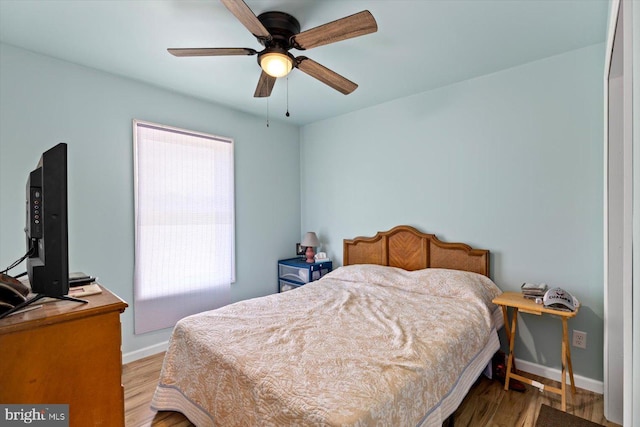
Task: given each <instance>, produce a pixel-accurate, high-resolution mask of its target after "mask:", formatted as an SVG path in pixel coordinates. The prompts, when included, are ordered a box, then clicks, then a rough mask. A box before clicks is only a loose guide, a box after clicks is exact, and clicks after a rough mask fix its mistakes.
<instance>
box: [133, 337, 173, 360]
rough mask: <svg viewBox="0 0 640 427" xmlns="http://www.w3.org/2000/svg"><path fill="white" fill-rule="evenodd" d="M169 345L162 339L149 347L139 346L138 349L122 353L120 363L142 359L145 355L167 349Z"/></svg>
mask: <svg viewBox="0 0 640 427" xmlns="http://www.w3.org/2000/svg"><path fill="white" fill-rule="evenodd" d="M168 347H169V341H163V342H161V343H158V344H154V345H151V346H149V347H145V348H141V349H140V350H135V351H131V352H129V353H125V354H123V355H122V364H123V365H124V364H127V363H130V362H133V361H136V360H139V359H144V358H145V357H147V356H152V355H154V354H158V353H162V352H163V351H167V348H168Z"/></svg>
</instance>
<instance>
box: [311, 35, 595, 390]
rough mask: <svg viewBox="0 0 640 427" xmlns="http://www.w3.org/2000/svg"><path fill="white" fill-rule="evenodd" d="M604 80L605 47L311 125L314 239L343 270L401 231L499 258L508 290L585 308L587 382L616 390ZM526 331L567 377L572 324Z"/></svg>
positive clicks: (520, 350)
mask: <svg viewBox="0 0 640 427" xmlns="http://www.w3.org/2000/svg"><path fill="white" fill-rule="evenodd" d="M603 69H604V45H594V46H591V47H588V48H584V49H580V50H576V51H572V52H569V53H566V54H563V55H559V56H555V57H551V58H547V59H544V60H541V61H536V62H533V63H529V64H525V65H522V66H519V67H515V68H512V69H508V70H505V71H502V72H498V73H495V74H491V75H487V76H484V77H480V78H476V79H472V80H467V81H464V82H462V83H459V84H455V85H451V86H448V87H444V88H440V89H437V90H433V91H429V92H426V93H421V94H417V95H414V96H411V97H407V98H402V99H399V100H396V101H393V102H389V103H385V104H382V105H378V106H375V107H372V108H368V109H365V110H361V111H358V112H355V113H351V114H347V115H343V116H340V117H337V118H334V119H329V120H325V121H322V122H316V123H313V124H310V125H307V126H305V127H303V128H302V129H301V149H300V155H301V156H300V158H301V166H300V167H301V170H302V171H303V175H302V186H301V189H302V195H301V203H302V231H306V230H315V231H317V232H318V235H319V238H320V240H321V241H322V242H323V244H324V245H323V247H324V249H325V250H326V251H327V252H328V254H329V256H330V257H331V258H333V259H334V260H336V261H338V262H340V261H341V259H342V240H343V239H344V238H351V237H355V236H363V235H364V236H371V235H374V234H375V233H376V232H377V231H380V230H387V229H389V228H391V227H393V226H395V225H398V224H409V225H413V226H416V227H417V228H419V229H421V230H422V231H424V232H429V233H435V234H436V235H437V236H438V237H439V238H440V239H441V240H444V241H449V242H459V241H462V242H467V243H469V244H471V245H473V246H475V247H479V248H483V249H490V250H491V253H492V261H491V269H492V277H493V279H494V280H495V282H496V283H497V284H498V285H499V286H500V287H501V288H502V289H503V290H516V291H517V290H519V286H520V285H521V284H522V283H523V282H524V281H530V282H546V283H548V284H549V285H551V286H561V287H563V288H565V289H567V290H568V291H570V292H572V293H574V294H575V295H576V296H577V297H578V298H579V299H580V300H581V301H582V303H583V305H584V306H583V307H582V309H581V311H580V314H579V315H578V317H577V318H576V319H575V320H572V321H571V322H570V328H571V329H577V330H581V331H585V332H587V333H588V349H587V350H581V349H572V355H573V367H574V372H575V373H576V374H578V375H583V376H585V377H588V378H591V379H596V380H602V377H603V370H602V348H603V333H602V329H603V322H602V316H603V304H602V299H603V286H602V277H603V243H602V238H603V222H602V221H603V214H602V210H603V200H602V197H603V195H602V193H603V150H602V139H603V86H602V85H603V83H602V81H603ZM425 72H428V70H425ZM521 320H522V321H521V323H520V329H519V334H518V337H519V338H518V342H517V347H516V351H517V353H516V355H517V357H519V358H522V359H525V360H528V361H531V362H534V363H539V364H541V365H544V366H549V367H557V368H559V367H560V347H559V343H560V340H561V328H560V322H558V321H557V320H555V319H552V318H550V317H545V318H537V317H536V318H532V317H531V316H524V317H523V318H522V319H521Z"/></svg>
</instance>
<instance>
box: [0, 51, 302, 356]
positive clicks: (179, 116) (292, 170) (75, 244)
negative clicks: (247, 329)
mask: <svg viewBox="0 0 640 427" xmlns="http://www.w3.org/2000/svg"><path fill="white" fill-rule="evenodd" d="M212 78H215V76H212ZM132 119H140V120H146V121H151V122H156V123H162V124H167V125H171V126H177V127H182V128H187V129H191V130H196V131H201V132H206V133H211V134H214V135H220V136H226V137H230V138H233V139H234V140H235V185H236V225H237V227H236V253H237V261H236V263H237V282H236V283H235V284H234V285H232V296H233V300H240V299H245V298H250V297H255V296H261V295H266V294H270V293H274V292H276V290H277V280H276V278H277V259H279V258H283V257H288V256H290V255H291V254H292V253H293V251H294V245H295V243H296V242H298V241H300V196H299V194H300V185H299V175H300V170H299V146H298V139H299V131H298V128H297V127H295V126H290V125H285V124H282V123H280V122H278V121H274V120H271V125H270V127H269V128H266V126H265V119H264V118H263V117H254V116H250V115H247V114H244V113H240V112H237V111H234V110H230V109H229V108H227V107H222V106H217V105H213V104H211V103H206V102H202V101H199V100H196V99H192V98H188V97H184V96H181V95H177V94H174V93H171V92H168V91H166V90H161V89H158V88H155V87H152V86H149V85H146V84H143V83H139V82H135V81H132V80H127V79H124V78H120V77H117V76H114V75H110V74H106V73H103V72H100V71H96V70H93V69H89V68H84V67H80V66H77V65H74V64H70V63H68V62H63V61H59V60H56V59H52V58H49V57H45V56H42V55H37V54H33V53H30V52H27V51H25V50H22V49H17V48H14V47H11V46H8V45H5V44H0V266H7V265H9V264H10V263H11V262H12V261H14V260H15V259H17V258H19V257H20V256H21V255H22V254H23V253H24V250H25V248H24V233H23V231H22V230H23V228H24V188H25V182H26V178H27V173H28V172H29V171H31V170H32V169H33V168H34V167H35V165H36V162H37V161H38V159H39V157H40V154H41V153H42V152H43V151H45V150H46V149H48V148H50V147H52V146H53V145H55V144H56V143H58V142H66V143H68V144H69V148H68V151H69V165H68V169H69V170H68V179H69V252H70V260H69V266H70V269H71V271H78V270H82V271H85V272H87V273H91V274H94V275H97V276H98V277H99V278H100V282H101V283H103V284H104V285H105V286H107V287H108V288H110V289H111V290H112V291H113V292H115V293H116V294H118V295H119V296H120V297H121V298H123V299H124V300H126V301H127V302H128V303H129V308H128V309H127V310H126V312H125V313H124V315H123V316H122V324H123V352H124V353H128V352H131V351H135V350H138V349H141V348H144V347H147V346H150V345H154V344H157V343H159V342H162V341H165V340H167V339H168V337H169V333H170V330H164V331H160V332H156V333H149V334H145V335H138V336H136V335H134V334H133V287H132V286H133V285H132V277H133V262H134V257H133V248H134V234H133V175H132V174H133V163H132V161H133V160H132V153H133V142H132V123H131V122H132ZM21 268H22V270H20V267H19V268H16V269H15V270H12V272H11V273H14V274H17V273H19V272H20V271H23V270H24V266H21ZM167 279H168V280H180V271H179V270H177V271H176V272H175V277H174V278H167Z"/></svg>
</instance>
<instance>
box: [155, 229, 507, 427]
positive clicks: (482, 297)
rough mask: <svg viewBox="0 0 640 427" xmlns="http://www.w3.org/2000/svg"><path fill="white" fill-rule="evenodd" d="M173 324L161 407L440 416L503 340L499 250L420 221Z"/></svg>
mask: <svg viewBox="0 0 640 427" xmlns="http://www.w3.org/2000/svg"><path fill="white" fill-rule="evenodd" d="M343 249H344V251H343V266H342V267H340V268H337V269H335V270H334V271H333V272H331V273H329V274H327V275H325V276H324V277H323V278H321V279H320V280H318V281H315V282H312V283H309V284H307V285H305V286H302V287H300V288H299V289H296V290H293V291H288V292H284V293H281V294H274V295H269V296H266V297H262V298H256V299H252V300H246V301H240V302H237V303H234V304H230V305H228V306H225V307H222V308H220V309H217V310H213V311H208V312H205V313H200V314H197V315H194V316H189V317H187V318H184V319H182V320H181V321H180V322H178V324H177V325H176V326H175V328H174V331H173V334H172V337H171V340H170V342H169V348H168V350H167V353H166V355H165V360H164V364H163V368H162V371H161V375H160V380H159V383H158V386H157V388H156V392H155V394H154V397H153V400H152V403H151V406H152V408H153V409H154V410H157V411H179V412H182V413H183V414H184V415H186V416H187V417H188V418H189V419H190V420H191V421H192V422H193V423H194V424H195V425H197V426H288V425H292V426H293V425H295V426H311V425H313V426H318V425H320V426H370V425H380V426H383V425H384V426H388V425H397V426H401V425H402V426H440V425H442V423H443V422H444V421H445V420H446V419H447V418H448V417H449V416H450V415H451V414H452V413H453V412H454V411H455V410H456V408H457V407H458V406H459V404H460V403H461V401H462V399H463V398H464V396H465V395H466V394H467V392H468V390H469V388H470V387H471V385H472V384H473V383H474V382H475V380H476V379H477V377H478V376H479V375H480V374H481V373H482V371H483V370H484V369H485V367H486V366H487V364H488V363H489V361H490V360H491V358H492V356H493V354H494V353H495V352H496V351H497V350H498V348H499V341H498V336H497V333H496V329H497V328H499V327H500V326H501V322H502V316H501V312H500V311H499V310H498V309H497V307H495V306H494V305H493V304H492V303H491V300H492V299H493V298H494V297H495V296H497V295H498V294H500V293H501V291H500V290H499V289H498V288H497V287H496V285H495V284H494V283H493V282H492V281H491V280H490V279H489V277H488V276H489V251H487V250H479V249H472V248H471V247H470V246H468V245H466V244H462V243H445V242H441V241H440V240H438V239H437V238H436V237H435V236H434V235H432V234H425V233H422V232H420V231H418V230H416V229H415V228H413V227H410V226H398V227H395V228H393V229H391V230H389V231H384V232H379V233H377V234H376V235H375V236H373V237H359V238H355V239H350V240H345V241H344V248H343Z"/></svg>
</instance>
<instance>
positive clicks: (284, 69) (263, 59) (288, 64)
mask: <svg viewBox="0 0 640 427" xmlns="http://www.w3.org/2000/svg"><path fill="white" fill-rule="evenodd" d="M260 67H262V69H263V70H264V72H265V73H267V74H269V75H270V76H271V77H284V76H286V75H287V74H289V72H290V71H291V69H292V68H293V60H292V59H291V58H290V57H289V56H288V55H286V54H285V53H281V52H267V53H265V54H263V55H261V56H260Z"/></svg>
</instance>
